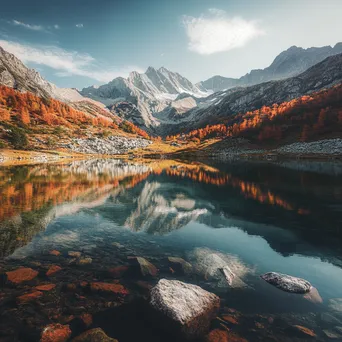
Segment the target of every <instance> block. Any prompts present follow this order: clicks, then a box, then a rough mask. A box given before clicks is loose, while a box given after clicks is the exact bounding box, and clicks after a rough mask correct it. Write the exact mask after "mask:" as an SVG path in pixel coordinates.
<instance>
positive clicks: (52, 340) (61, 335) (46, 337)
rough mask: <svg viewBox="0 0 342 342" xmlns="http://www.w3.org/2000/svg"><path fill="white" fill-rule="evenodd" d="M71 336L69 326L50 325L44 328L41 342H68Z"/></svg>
mask: <svg viewBox="0 0 342 342" xmlns="http://www.w3.org/2000/svg"><path fill="white" fill-rule="evenodd" d="M70 336H71V330H70V327H69V325H62V324H50V325H48V326H46V327H45V328H44V330H43V332H42V335H41V339H40V342H66V341H68V340H69V338H70Z"/></svg>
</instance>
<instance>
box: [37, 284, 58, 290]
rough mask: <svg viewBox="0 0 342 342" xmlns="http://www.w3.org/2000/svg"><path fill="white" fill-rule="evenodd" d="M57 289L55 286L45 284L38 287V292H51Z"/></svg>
mask: <svg viewBox="0 0 342 342" xmlns="http://www.w3.org/2000/svg"><path fill="white" fill-rule="evenodd" d="M55 287H56V285H55V284H45V285H38V286H36V290H38V291H51V290H53V289H54V288H55Z"/></svg>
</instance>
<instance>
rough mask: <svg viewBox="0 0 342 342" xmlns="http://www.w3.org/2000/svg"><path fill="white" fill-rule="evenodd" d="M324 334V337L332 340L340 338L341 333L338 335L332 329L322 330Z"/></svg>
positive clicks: (341, 336) (341, 337)
mask: <svg viewBox="0 0 342 342" xmlns="http://www.w3.org/2000/svg"><path fill="white" fill-rule="evenodd" d="M323 332H324V334H325V336H326V337H328V338H330V339H332V340H339V341H341V340H340V339H342V335H339V334H338V333H336V332H335V331H332V330H323Z"/></svg>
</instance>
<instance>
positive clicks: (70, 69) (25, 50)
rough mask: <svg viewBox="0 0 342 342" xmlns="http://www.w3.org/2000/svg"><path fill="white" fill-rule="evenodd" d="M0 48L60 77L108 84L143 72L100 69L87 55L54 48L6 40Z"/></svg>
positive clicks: (139, 69)
mask: <svg viewBox="0 0 342 342" xmlns="http://www.w3.org/2000/svg"><path fill="white" fill-rule="evenodd" d="M0 46H2V47H3V48H4V49H5V50H6V51H8V52H10V53H13V54H14V55H15V56H16V57H18V58H19V59H20V60H21V61H22V62H23V63H34V64H38V65H44V66H47V67H50V68H52V69H55V70H56V75H58V76H60V77H66V76H73V75H77V76H85V77H89V78H92V79H94V80H96V81H99V82H109V81H111V80H112V79H113V78H115V77H119V76H122V77H127V76H128V74H129V72H130V71H132V70H137V71H138V72H143V69H142V68H137V67H134V66H124V67H121V68H109V69H102V68H101V67H100V66H99V65H98V63H97V62H96V60H95V59H94V58H93V57H92V56H90V55H89V54H82V53H79V52H77V51H68V50H64V49H61V48H59V47H56V46H31V45H26V44H20V43H16V42H12V41H6V40H0Z"/></svg>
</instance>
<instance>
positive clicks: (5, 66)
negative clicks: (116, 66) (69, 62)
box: [0, 46, 106, 110]
mask: <svg viewBox="0 0 342 342" xmlns="http://www.w3.org/2000/svg"><path fill="white" fill-rule="evenodd" d="M0 84H1V85H5V86H7V87H11V88H14V89H16V90H18V91H20V92H31V93H33V94H35V95H37V96H39V97H43V98H49V97H51V98H54V99H56V100H59V101H62V102H66V103H68V104H71V105H72V104H74V103H78V102H89V103H90V104H91V106H97V107H100V108H101V109H102V110H103V109H105V110H106V108H105V106H104V105H103V104H102V103H100V102H96V101H94V100H92V99H89V98H86V97H84V96H82V95H81V94H80V93H79V92H78V90H77V89H74V88H59V87H57V86H56V85H54V84H53V83H50V82H48V81H47V80H45V79H44V78H43V77H42V76H41V75H40V73H39V72H37V71H36V70H34V69H30V68H28V67H26V66H25V65H24V63H22V62H21V61H20V60H19V59H18V58H17V57H16V56H15V55H13V54H11V53H9V52H7V51H6V50H4V49H3V48H2V47H1V46H0Z"/></svg>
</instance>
